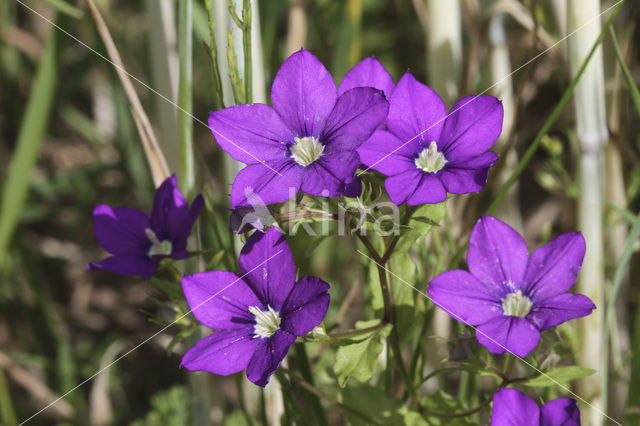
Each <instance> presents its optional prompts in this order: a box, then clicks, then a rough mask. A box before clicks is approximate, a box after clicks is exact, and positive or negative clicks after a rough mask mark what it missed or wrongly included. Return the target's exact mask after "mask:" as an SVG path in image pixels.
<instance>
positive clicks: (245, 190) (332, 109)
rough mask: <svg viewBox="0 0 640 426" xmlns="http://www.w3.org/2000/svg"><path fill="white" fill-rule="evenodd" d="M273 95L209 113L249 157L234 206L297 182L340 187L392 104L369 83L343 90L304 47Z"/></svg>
mask: <svg viewBox="0 0 640 426" xmlns="http://www.w3.org/2000/svg"><path fill="white" fill-rule="evenodd" d="M271 102H272V103H273V108H271V107H270V106H268V105H265V104H251V105H238V106H234V107H231V108H226V109H223V110H221V111H215V112H212V113H211V114H210V115H209V127H210V128H211V131H212V132H213V135H214V136H215V138H216V140H217V141H218V143H219V144H220V146H221V147H222V149H224V150H225V151H226V152H227V153H228V154H229V155H231V156H232V157H233V158H234V159H236V160H238V161H240V162H242V163H246V164H248V166H247V167H245V168H244V169H243V170H241V171H240V173H238V175H237V176H236V178H235V180H234V182H233V187H232V190H231V206H232V207H237V206H241V205H248V204H250V205H256V204H259V203H264V204H272V203H278V202H282V201H286V200H288V199H290V198H291V197H292V196H295V194H297V192H298V191H299V190H302V191H303V192H305V193H307V194H311V195H317V196H329V197H332V196H336V195H339V194H342V193H343V192H344V191H345V185H347V184H349V183H351V182H352V180H353V178H354V174H355V171H356V169H357V167H358V165H359V164H360V158H359V156H358V152H357V151H356V150H357V149H358V147H359V146H360V145H361V144H362V143H363V142H364V141H366V140H367V138H369V136H371V134H372V133H373V131H374V130H375V129H376V128H377V127H378V126H379V125H380V123H382V122H383V121H384V119H385V118H386V116H387V112H388V109H389V103H388V102H387V100H386V99H385V97H384V95H383V93H382V92H381V91H379V90H376V89H374V88H371V87H357V88H354V89H351V90H347V91H345V92H344V93H342V94H341V95H340V96H338V95H337V90H336V85H335V83H334V81H333V77H332V76H331V74H329V72H328V71H327V70H326V68H325V67H324V66H323V65H322V63H321V62H320V61H319V60H318V59H317V58H316V57H315V56H313V55H312V54H311V53H310V52H308V51H306V50H300V51H298V52H296V53H294V54H293V55H291V56H290V57H289V58H287V60H286V61H285V62H284V63H283V64H282V66H281V67H280V70H279V71H278V74H277V75H276V77H275V79H274V81H273V86H272V87H271ZM252 197H255V198H256V200H253V201H252Z"/></svg>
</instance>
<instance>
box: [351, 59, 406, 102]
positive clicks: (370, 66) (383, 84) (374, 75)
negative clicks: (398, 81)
mask: <svg viewBox="0 0 640 426" xmlns="http://www.w3.org/2000/svg"><path fill="white" fill-rule="evenodd" d="M354 87H375V88H376V89H378V90H382V91H383V92H384V95H385V96H386V97H387V99H389V97H390V96H391V94H392V93H393V89H394V88H395V84H394V83H393V78H392V77H391V75H390V74H389V72H388V71H387V70H386V68H385V67H384V66H383V65H382V64H381V63H380V61H378V60H377V59H376V58H374V57H369V58H365V59H363V60H362V61H360V63H358V64H357V65H356V66H354V67H353V68H351V70H350V71H349V72H348V73H347V75H345V76H344V78H343V79H342V83H340V86H339V87H338V95H342V94H343V93H344V92H346V91H347V90H349V89H353V88H354Z"/></svg>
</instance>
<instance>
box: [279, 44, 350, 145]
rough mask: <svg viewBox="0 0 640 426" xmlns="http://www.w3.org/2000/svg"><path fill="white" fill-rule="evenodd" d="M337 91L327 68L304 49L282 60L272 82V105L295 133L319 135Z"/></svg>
mask: <svg viewBox="0 0 640 426" xmlns="http://www.w3.org/2000/svg"><path fill="white" fill-rule="evenodd" d="M336 94H337V92H336V85H335V83H334V82H333V77H332V76H331V74H329V71H327V69H326V68H325V67H324V65H322V63H321V62H320V61H319V60H318V58H316V57H315V56H313V54H311V53H310V52H308V51H306V50H300V51H298V52H296V53H294V54H292V55H291V56H289V57H288V58H287V60H286V61H284V63H283V64H282V66H281V67H280V69H279V70H278V74H277V75H276V78H275V79H274V80H273V86H271V102H272V103H273V107H274V108H275V110H276V111H277V112H278V114H279V115H280V117H281V118H282V120H283V121H284V123H285V124H286V125H287V127H288V128H289V129H291V130H292V131H293V132H294V133H295V134H294V136H297V137H303V136H314V137H316V138H317V137H318V136H319V135H320V131H321V130H322V128H323V127H324V123H325V120H326V118H327V117H328V116H329V113H330V112H331V110H332V109H333V106H334V105H335V103H336Z"/></svg>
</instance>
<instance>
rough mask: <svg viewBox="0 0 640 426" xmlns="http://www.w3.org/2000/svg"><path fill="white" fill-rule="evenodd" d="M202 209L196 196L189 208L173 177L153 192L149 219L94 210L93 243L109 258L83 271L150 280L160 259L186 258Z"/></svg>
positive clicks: (120, 209)
mask: <svg viewBox="0 0 640 426" xmlns="http://www.w3.org/2000/svg"><path fill="white" fill-rule="evenodd" d="M203 205H204V200H203V199H202V196H201V195H198V196H197V197H196V198H195V199H194V200H193V203H192V204H191V208H189V203H187V200H185V198H184V197H183V196H182V194H181V193H180V190H179V189H178V184H177V181H176V177H175V175H174V176H171V177H169V178H167V179H166V180H165V181H164V182H163V183H162V185H160V187H159V188H158V190H157V191H156V195H155V198H154V200H153V208H152V210H151V217H150V218H149V217H147V215H146V214H145V213H143V212H142V211H140V210H138V209H132V208H129V207H117V208H112V207H110V206H107V205H105V204H100V205H98V206H96V208H95V209H94V210H93V230H94V233H95V235H96V239H97V240H98V243H99V244H100V245H101V246H102V248H103V249H105V250H106V251H107V252H109V253H111V254H112V255H113V256H111V257H107V258H106V259H104V260H103V261H102V262H100V263H89V264H88V265H87V268H88V269H89V270H95V269H106V270H107V271H110V272H116V273H118V274H124V275H141V276H142V278H144V279H149V278H151V276H153V274H154V273H155V271H156V269H157V268H158V264H159V263H160V261H161V260H162V259H164V258H167V257H170V258H173V259H185V258H187V257H188V256H189V253H188V252H187V238H188V237H189V234H190V233H191V228H192V227H193V224H194V222H195V221H196V219H197V217H198V214H200V210H201V209H202V206H203Z"/></svg>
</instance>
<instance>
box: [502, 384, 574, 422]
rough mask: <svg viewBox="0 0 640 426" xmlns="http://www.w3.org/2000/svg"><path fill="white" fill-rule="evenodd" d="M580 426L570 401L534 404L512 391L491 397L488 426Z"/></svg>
mask: <svg viewBox="0 0 640 426" xmlns="http://www.w3.org/2000/svg"><path fill="white" fill-rule="evenodd" d="M558 425H563V426H580V410H579V409H578V405H577V404H576V401H575V400H574V399H571V398H558V399H554V400H552V401H549V402H547V403H546V404H544V405H543V406H542V408H540V407H538V404H536V402H535V401H534V400H532V399H531V398H529V397H528V396H527V395H525V394H524V393H522V392H520V391H519V390H516V389H509V388H502V389H500V390H499V391H498V392H496V393H495V394H494V395H493V411H492V413H491V426H558Z"/></svg>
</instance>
